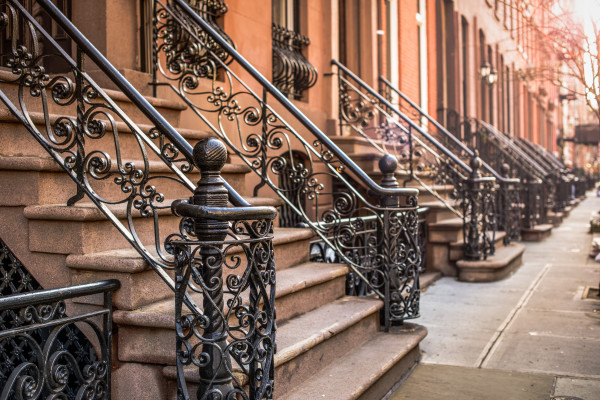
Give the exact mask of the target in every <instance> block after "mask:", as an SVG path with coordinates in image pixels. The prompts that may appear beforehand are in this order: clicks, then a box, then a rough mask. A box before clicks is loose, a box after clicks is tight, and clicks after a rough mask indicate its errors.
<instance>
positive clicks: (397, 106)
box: [332, 61, 495, 259]
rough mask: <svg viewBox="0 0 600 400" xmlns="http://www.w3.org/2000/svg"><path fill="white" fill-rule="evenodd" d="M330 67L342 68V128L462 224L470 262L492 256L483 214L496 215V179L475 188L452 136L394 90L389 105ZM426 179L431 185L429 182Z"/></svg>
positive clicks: (489, 220) (490, 224)
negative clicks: (388, 157) (386, 157)
mask: <svg viewBox="0 0 600 400" xmlns="http://www.w3.org/2000/svg"><path fill="white" fill-rule="evenodd" d="M332 63H333V64H334V65H336V66H337V67H338V68H337V72H338V88H339V93H340V102H339V118H340V128H341V129H342V130H343V129H345V128H348V129H350V130H351V131H352V132H354V133H356V134H358V135H361V136H362V137H363V138H365V139H366V140H367V141H368V142H369V143H370V144H371V145H372V146H373V148H374V150H376V151H379V152H381V153H383V154H385V153H388V152H390V153H391V154H393V155H394V156H395V157H396V159H397V160H398V161H399V162H400V164H401V166H402V167H403V169H404V170H405V171H406V173H407V179H406V180H405V181H404V184H405V185H407V184H408V183H409V182H411V181H414V182H415V183H416V184H418V185H419V186H420V189H421V190H424V191H427V192H428V193H430V194H431V195H433V196H434V197H435V198H436V199H438V200H439V201H441V202H442V203H443V204H444V205H445V206H446V207H447V208H448V209H449V210H450V211H452V212H454V213H455V214H456V215H457V216H458V217H459V218H461V219H462V220H463V222H464V226H465V229H466V231H468V233H469V235H468V236H467V235H465V238H466V240H465V254H467V256H468V257H477V259H485V258H486V257H487V256H488V255H490V254H493V253H494V251H495V249H494V245H493V241H492V242H491V243H490V242H489V240H488V239H487V238H488V236H490V235H492V232H493V231H494V229H495V218H494V217H493V216H492V217H489V216H486V215H484V214H481V212H484V211H485V212H489V211H490V210H494V202H495V198H494V197H490V195H489V194H490V193H494V187H493V186H494V183H493V181H494V180H495V178H493V177H492V178H491V180H492V183H491V186H490V185H488V184H487V183H486V184H482V185H481V187H480V185H479V184H475V183H474V182H473V181H472V180H471V176H470V175H471V174H472V173H473V171H472V169H470V168H469V166H468V165H467V164H466V162H469V161H470V159H471V158H472V157H471V154H469V153H468V151H467V150H468V149H466V148H464V147H463V146H461V145H460V144H459V143H457V142H456V141H453V140H451V138H449V136H451V135H450V133H446V132H444V131H441V130H439V129H438V128H437V127H436V126H435V125H434V124H432V123H431V122H430V121H429V120H428V119H427V118H426V115H424V114H423V113H422V112H421V111H420V110H419V109H418V108H417V107H415V106H414V104H413V103H411V102H409V101H404V100H403V97H401V96H399V95H398V94H397V93H398V92H396V91H392V88H391V86H387V85H386V86H384V91H385V94H386V96H387V98H388V100H386V98H384V97H383V96H382V95H380V94H379V93H377V92H375V91H374V90H373V89H372V88H371V87H370V86H368V85H367V84H366V83H364V82H363V81H362V80H361V79H360V78H359V77H357V76H356V75H354V74H353V73H352V72H351V71H349V70H348V69H347V68H346V67H345V66H343V65H341V64H340V63H339V62H337V61H333V62H332ZM390 100H394V103H393V104H392V102H391V101H390ZM434 133H436V134H437V135H436V136H433V135H432V134H434ZM445 145H447V146H448V147H445ZM465 161H466V162H465ZM478 173H479V172H478ZM428 178H430V179H431V182H426V179H428ZM479 178H480V177H479ZM479 178H478V179H479ZM483 181H486V182H487V180H486V179H483V180H482V182H483ZM437 188H442V189H444V192H442V191H441V190H438V189H437ZM478 200H482V201H483V200H485V202H486V205H485V207H481V206H480V205H479V204H476V203H475V202H474V201H478ZM487 203H490V204H487ZM468 241H472V243H468Z"/></svg>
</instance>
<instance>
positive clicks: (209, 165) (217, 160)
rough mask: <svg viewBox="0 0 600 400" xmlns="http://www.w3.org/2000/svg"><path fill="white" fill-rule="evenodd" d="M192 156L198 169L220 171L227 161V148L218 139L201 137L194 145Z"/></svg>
mask: <svg viewBox="0 0 600 400" xmlns="http://www.w3.org/2000/svg"><path fill="white" fill-rule="evenodd" d="M192 157H193V158H194V164H196V167H198V169H199V170H200V171H220V170H221V168H223V166H224V165H225V162H226V161H227V148H226V147H225V145H224V144H223V142H221V141H220V140H219V139H216V138H206V139H202V140H200V141H199V142H198V143H196V145H195V146H194V152H193V153H192Z"/></svg>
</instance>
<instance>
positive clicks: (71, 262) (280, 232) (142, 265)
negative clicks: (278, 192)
mask: <svg viewBox="0 0 600 400" xmlns="http://www.w3.org/2000/svg"><path fill="white" fill-rule="evenodd" d="M313 236H314V233H313V231H312V230H310V229H308V228H278V227H275V228H274V229H273V245H274V246H276V245H280V244H286V243H291V242H294V241H297V240H307V239H310V238H312V237H313ZM146 248H147V249H148V250H149V251H150V254H152V255H154V256H156V255H157V253H156V251H155V250H153V249H154V246H153V245H150V246H147V247H146ZM66 263H67V267H69V268H72V269H80V270H91V271H94V270H96V271H111V272H121V273H139V272H142V271H146V270H149V269H151V267H150V265H148V264H147V263H146V261H145V260H144V259H143V258H142V256H141V255H140V254H139V253H138V252H137V251H136V250H135V249H133V248H125V249H115V250H109V251H103V252H98V253H89V254H69V255H68V256H67V260H66ZM279 273H283V271H281V272H279Z"/></svg>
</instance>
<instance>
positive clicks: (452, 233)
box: [427, 217, 463, 243]
mask: <svg viewBox="0 0 600 400" xmlns="http://www.w3.org/2000/svg"><path fill="white" fill-rule="evenodd" d="M427 229H428V235H429V237H428V238H427V240H428V243H452V242H458V241H461V240H462V239H463V220H462V218H457V217H455V218H448V219H445V220H443V221H438V222H434V223H431V224H427Z"/></svg>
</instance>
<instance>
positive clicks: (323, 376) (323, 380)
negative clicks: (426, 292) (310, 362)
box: [283, 324, 427, 400]
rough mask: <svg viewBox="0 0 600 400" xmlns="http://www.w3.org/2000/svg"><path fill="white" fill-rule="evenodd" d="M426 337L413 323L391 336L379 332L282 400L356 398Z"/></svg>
mask: <svg viewBox="0 0 600 400" xmlns="http://www.w3.org/2000/svg"><path fill="white" fill-rule="evenodd" d="M426 335H427V330H426V329H425V328H424V327H422V326H419V325H413V324H406V327H405V328H404V329H402V330H398V329H395V328H393V329H392V331H391V332H389V333H377V334H376V335H374V336H373V337H372V338H371V339H370V340H369V341H367V342H365V343H364V344H363V345H362V346H361V347H359V348H358V349H352V351H351V352H349V353H348V354H347V355H346V356H345V357H344V359H343V362H336V363H332V364H330V365H328V366H327V367H325V368H323V369H322V370H320V371H318V373H317V374H315V375H314V376H313V377H312V378H311V379H309V380H307V381H306V382H305V383H304V384H303V385H302V386H300V387H296V388H295V389H294V390H292V391H291V392H290V393H288V394H286V395H285V396H284V397H283V399H285V400H306V399H336V400H346V399H347V400H353V399H357V398H358V397H359V396H360V395H361V394H363V393H364V392H365V391H366V390H367V389H368V388H369V387H371V386H372V385H373V384H374V383H375V382H377V380H378V379H379V378H380V377H382V376H383V375H384V374H385V373H386V372H387V371H388V370H390V368H391V367H392V366H394V365H395V364H396V363H398V362H399V361H400V360H401V359H402V358H403V357H404V356H405V355H406V354H408V353H409V352H410V351H411V350H412V349H414V348H415V347H416V346H418V345H419V343H420V342H421V340H423V338H424V337H425V336H426ZM398 379H400V377H398Z"/></svg>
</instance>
